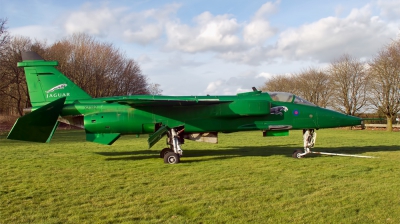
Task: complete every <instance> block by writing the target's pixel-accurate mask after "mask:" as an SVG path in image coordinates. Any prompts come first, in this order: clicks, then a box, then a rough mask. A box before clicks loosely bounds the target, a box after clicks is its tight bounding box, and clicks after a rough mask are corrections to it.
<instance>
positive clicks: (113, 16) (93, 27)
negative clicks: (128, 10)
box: [64, 4, 124, 37]
mask: <svg viewBox="0 0 400 224" xmlns="http://www.w3.org/2000/svg"><path fill="white" fill-rule="evenodd" d="M123 11H124V9H122V8H117V9H110V8H109V7H107V6H103V7H101V8H97V9H93V8H92V5H91V4H86V5H84V7H83V8H82V9H81V10H80V11H77V12H72V13H71V14H70V15H68V16H67V18H66V21H65V25H64V27H65V30H66V31H67V33H68V34H73V33H89V34H92V35H96V36H101V37H104V36H107V34H108V33H109V31H110V29H112V27H113V26H114V24H117V23H118V20H119V18H118V17H119V16H118V15H119V14H121V13H122V12H123Z"/></svg>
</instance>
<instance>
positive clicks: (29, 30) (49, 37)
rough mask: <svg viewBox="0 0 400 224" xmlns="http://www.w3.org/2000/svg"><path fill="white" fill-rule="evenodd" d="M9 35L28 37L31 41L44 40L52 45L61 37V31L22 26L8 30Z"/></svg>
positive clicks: (42, 27) (54, 28) (35, 26)
mask: <svg viewBox="0 0 400 224" xmlns="http://www.w3.org/2000/svg"><path fill="white" fill-rule="evenodd" d="M9 32H10V34H12V35H16V36H25V37H29V38H31V39H32V40H35V39H36V40H39V41H42V40H46V41H47V42H49V43H53V42H55V41H56V40H58V39H59V38H61V37H62V35H63V34H62V31H61V30H60V29H59V28H58V27H55V26H37V25H34V26H22V27H18V28H11V29H9Z"/></svg>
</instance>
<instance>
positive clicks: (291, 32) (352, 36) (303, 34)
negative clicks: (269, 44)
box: [268, 5, 396, 62]
mask: <svg viewBox="0 0 400 224" xmlns="http://www.w3.org/2000/svg"><path fill="white" fill-rule="evenodd" d="M395 34H396V30H393V29H392V28H391V27H390V26H388V24H387V23H386V22H385V21H383V20H381V19H380V18H379V17H377V16H373V15H372V14H371V10H370V6H369V5H366V6H365V7H363V8H361V9H353V10H352V11H351V13H350V14H349V15H348V16H347V17H346V18H337V17H326V18H323V19H320V20H318V21H316V22H314V23H311V24H306V25H303V26H301V27H299V28H291V29H288V30H286V31H284V32H282V33H281V34H280V37H279V40H278V41H277V44H276V47H275V49H274V50H272V51H270V52H269V54H268V55H269V56H270V57H280V56H284V57H286V58H289V59H294V60H300V59H304V60H310V59H311V60H318V61H321V62H325V61H331V60H332V59H333V58H337V57H339V56H340V55H342V54H344V53H349V54H351V55H352V56H355V57H365V56H372V54H374V53H376V52H377V51H378V50H379V48H380V47H382V46H383V45H384V44H385V43H388V41H389V40H390V38H393V37H394V36H395Z"/></svg>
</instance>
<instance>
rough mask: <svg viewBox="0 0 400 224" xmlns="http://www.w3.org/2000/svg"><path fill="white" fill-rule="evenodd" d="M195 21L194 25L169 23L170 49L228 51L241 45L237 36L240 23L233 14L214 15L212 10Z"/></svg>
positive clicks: (191, 51) (167, 30)
mask: <svg viewBox="0 0 400 224" xmlns="http://www.w3.org/2000/svg"><path fill="white" fill-rule="evenodd" d="M194 21H195V22H196V26H194V27H190V26H188V25H185V24H180V23H169V24H167V27H166V34H167V37H168V43H167V47H168V48H169V49H175V50H180V51H183V52H189V53H194V52H202V51H226V50H228V49H232V48H239V47H240V39H239V37H238V36H237V32H238V31H239V28H240V25H239V24H238V23H237V21H236V19H234V18H232V16H231V15H227V14H225V15H218V16H213V15H212V14H211V13H210V12H204V13H202V14H200V15H199V16H197V17H196V18H195V19H194Z"/></svg>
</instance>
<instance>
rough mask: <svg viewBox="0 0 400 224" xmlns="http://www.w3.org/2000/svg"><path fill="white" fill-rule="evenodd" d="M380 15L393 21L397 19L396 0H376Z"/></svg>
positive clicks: (397, 6)
mask: <svg viewBox="0 0 400 224" xmlns="http://www.w3.org/2000/svg"><path fill="white" fill-rule="evenodd" d="M377 5H378V7H380V9H381V15H382V16H384V17H387V18H389V19H391V20H394V21H399V15H400V7H399V1H398V0H378V2H377Z"/></svg>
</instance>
